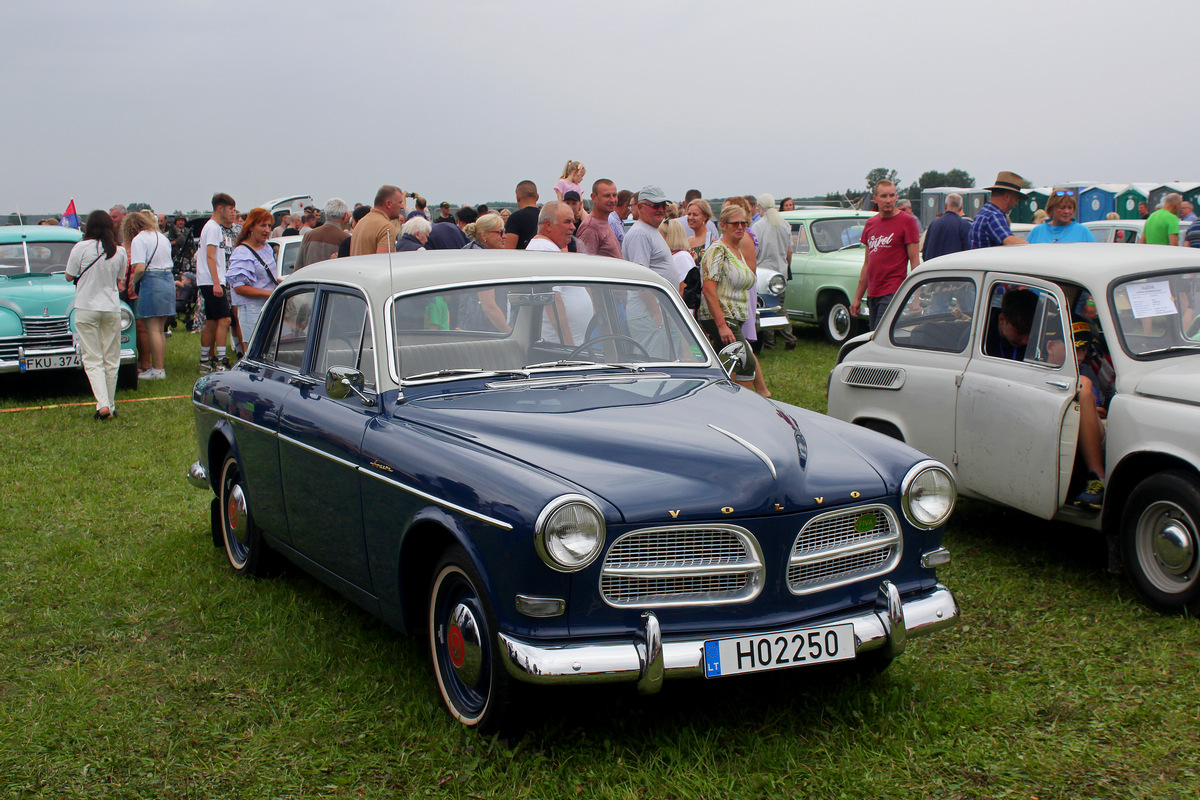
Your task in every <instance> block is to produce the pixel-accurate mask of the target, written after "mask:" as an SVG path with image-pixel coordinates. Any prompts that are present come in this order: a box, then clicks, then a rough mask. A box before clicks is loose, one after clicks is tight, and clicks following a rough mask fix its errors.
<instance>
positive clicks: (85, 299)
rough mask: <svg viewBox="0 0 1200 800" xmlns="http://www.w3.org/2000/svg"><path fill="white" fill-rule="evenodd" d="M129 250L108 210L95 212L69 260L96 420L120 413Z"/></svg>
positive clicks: (77, 326) (82, 357)
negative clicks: (121, 243) (119, 383)
mask: <svg viewBox="0 0 1200 800" xmlns="http://www.w3.org/2000/svg"><path fill="white" fill-rule="evenodd" d="M127 264H128V262H127V261H126V258H125V251H124V250H122V249H121V247H120V246H119V245H118V244H117V231H116V226H115V225H113V221H112V217H110V216H109V215H108V212H106V211H93V212H92V213H91V215H90V216H88V219H87V227H86V229H85V233H84V234H83V239H82V241H80V242H79V243H77V244H76V245H75V246H74V247H72V248H71V255H70V256H69V257H68V258H67V269H66V275H67V280H69V281H72V282H74V284H75V333H76V335H77V336H78V337H79V358H80V360H81V361H82V362H83V369H84V372H85V373H87V377H88V382H89V383H90V384H91V385H92V394H93V395H95V396H96V413H95V414H94V415H93V418H94V419H101V420H108V419H112V418H113V417H115V416H116V415H117V408H116V405H115V397H116V394H117V371H118V370H119V369H120V368H121V301H120V300H119V299H118V297H117V292H118V291H120V290H121V288H123V286H124V282H125V280H124V276H125V267H126V265H127Z"/></svg>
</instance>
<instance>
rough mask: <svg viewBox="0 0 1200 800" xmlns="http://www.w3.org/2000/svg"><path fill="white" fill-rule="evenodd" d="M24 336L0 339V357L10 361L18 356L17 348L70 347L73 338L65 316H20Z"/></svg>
mask: <svg viewBox="0 0 1200 800" xmlns="http://www.w3.org/2000/svg"><path fill="white" fill-rule="evenodd" d="M21 326H22V327H23V328H24V329H25V335H24V336H13V337H10V338H5V339H0V359H3V360H5V361H11V360H12V359H15V358H17V357H19V355H20V353H19V352H18V349H19V348H21V347H24V348H25V349H26V350H46V349H51V348H59V347H71V346H72V345H73V344H74V339H73V338H72V336H71V326H70V323H69V322H68V320H67V318H66V317H22V318H21Z"/></svg>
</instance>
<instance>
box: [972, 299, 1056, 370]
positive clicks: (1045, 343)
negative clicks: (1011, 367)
mask: <svg viewBox="0 0 1200 800" xmlns="http://www.w3.org/2000/svg"><path fill="white" fill-rule="evenodd" d="M986 311H987V315H988V317H987V328H986V329H985V333H984V337H983V354H984V355H986V356H992V357H993V358H1003V359H1008V360H1011V361H1024V362H1025V363H1027V364H1039V365H1042V366H1051V367H1061V366H1062V365H1063V363H1064V361H1065V359H1066V346H1065V341H1066V340H1065V338H1064V335H1063V330H1064V328H1063V326H1064V324H1065V325H1067V326H1069V325H1070V320H1069V319H1068V320H1067V321H1066V322H1065V323H1064V321H1063V316H1062V311H1061V309H1060V308H1059V307H1058V301H1057V300H1056V299H1055V298H1054V295H1053V294H1051V293H1050V292H1048V291H1046V290H1044V289H1039V288H1037V287H1034V286H1023V285H1021V284H1017V283H1007V284H1006V283H997V284H994V285H993V286H992V288H991V292H990V294H989V300H988V305H987V309H986Z"/></svg>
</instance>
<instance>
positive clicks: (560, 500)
mask: <svg viewBox="0 0 1200 800" xmlns="http://www.w3.org/2000/svg"><path fill="white" fill-rule="evenodd" d="M534 543H535V546H536V548H537V552H538V555H539V556H541V559H542V561H545V562H546V565H547V566H549V567H550V568H551V569H554V570H557V571H559V572H575V571H577V570H581V569H583V568H584V567H586V566H587V565H588V564H591V563H592V562H593V561H595V560H596V557H597V556H598V555H600V550H601V548H602V547H603V546H604V516H603V515H602V514H601V513H600V509H598V508H596V506H595V504H593V503H592V501H591V500H589V499H588V498H586V497H584V496H583V495H578V494H566V495H562V496H561V497H556V498H555V499H554V500H552V501H550V503H548V504H547V505H546V507H545V508H543V509H542V513H541V514H539V515H538V520H537V527H536V534H535V537H534Z"/></svg>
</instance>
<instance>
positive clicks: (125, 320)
mask: <svg viewBox="0 0 1200 800" xmlns="http://www.w3.org/2000/svg"><path fill="white" fill-rule="evenodd" d="M132 327H133V311H131V310H130V309H129V306H127V305H124V304H122V305H121V330H123V331H125V330H129V329H130V328H132Z"/></svg>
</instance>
